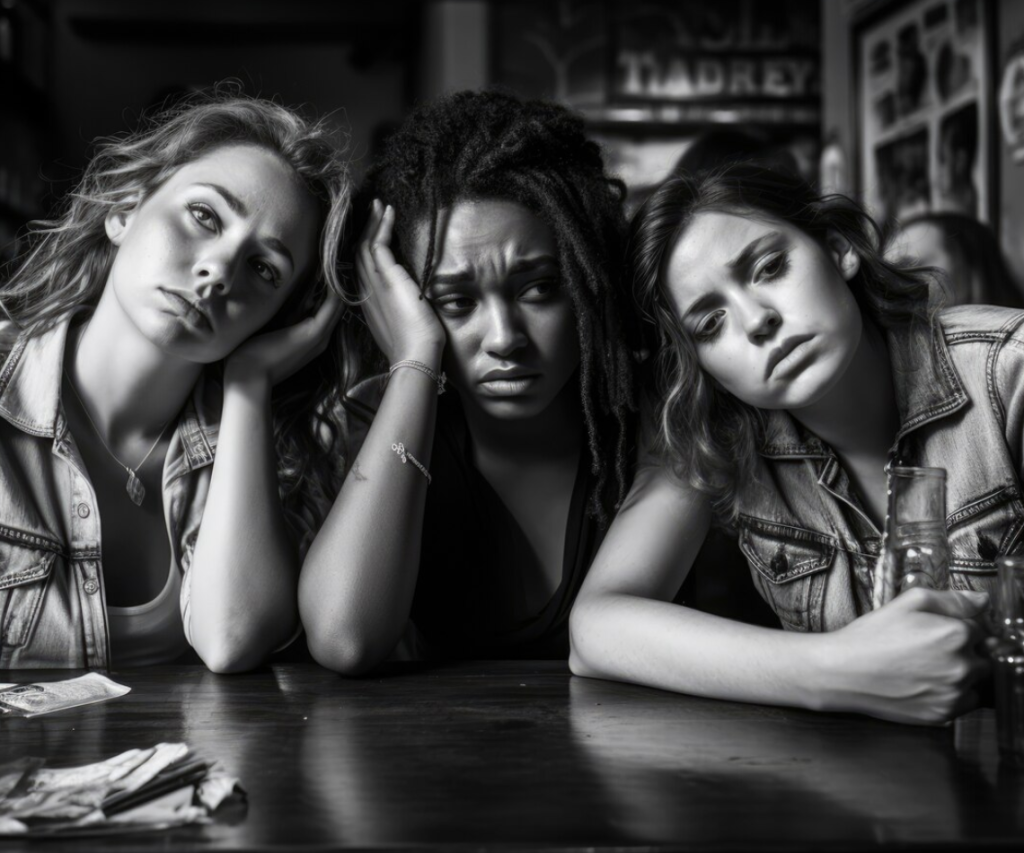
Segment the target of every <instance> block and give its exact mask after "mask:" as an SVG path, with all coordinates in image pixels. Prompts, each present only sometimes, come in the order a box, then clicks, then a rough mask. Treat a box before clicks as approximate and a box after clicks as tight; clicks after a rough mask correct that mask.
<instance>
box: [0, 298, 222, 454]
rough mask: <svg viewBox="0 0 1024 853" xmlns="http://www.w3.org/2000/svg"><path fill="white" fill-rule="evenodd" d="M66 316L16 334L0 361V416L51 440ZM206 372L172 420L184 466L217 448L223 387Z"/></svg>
mask: <svg viewBox="0 0 1024 853" xmlns="http://www.w3.org/2000/svg"><path fill="white" fill-rule="evenodd" d="M72 317H73V315H68V316H67V317H65V318H63V319H62V320H60V321H59V322H58V323H57V324H55V325H54V326H52V327H51V328H49V329H47V330H46V331H45V332H42V333H41V334H38V335H28V334H21V335H19V336H18V338H17V340H16V341H15V342H14V345H13V346H12V347H11V349H10V352H9V353H8V355H7V359H6V360H5V361H4V362H3V363H2V365H0V417H2V418H3V419H4V420H6V421H7V422H8V423H10V424H11V425H12V426H15V427H17V428H18V429H20V430H22V432H26V433H29V434H30V435H36V436H50V437H53V438H54V439H56V438H58V437H59V433H60V432H61V431H62V430H63V429H64V423H65V419H64V414H63V409H62V407H61V400H60V393H61V378H62V376H63V373H64V348H65V345H66V343H67V338H68V329H69V328H70V326H71V321H72ZM210 374H211V371H209V370H207V371H204V373H203V375H202V376H201V377H200V379H199V382H197V383H196V387H195V390H194V391H193V393H192V396H191V397H190V398H189V400H188V401H187V402H186V403H185V406H184V408H183V409H182V411H181V416H180V418H179V419H178V427H177V430H176V432H177V437H178V439H179V440H180V442H181V444H182V447H183V449H184V457H185V458H184V460H183V461H184V465H185V466H186V467H187V468H188V469H189V470H192V469H195V468H199V467H201V466H203V465H208V464H210V463H211V462H212V461H213V455H214V452H215V450H216V447H217V433H218V431H219V426H220V411H221V406H222V404H223V390H222V387H221V384H220V382H218V381H216V380H215V379H214V378H213V376H211V375H210Z"/></svg>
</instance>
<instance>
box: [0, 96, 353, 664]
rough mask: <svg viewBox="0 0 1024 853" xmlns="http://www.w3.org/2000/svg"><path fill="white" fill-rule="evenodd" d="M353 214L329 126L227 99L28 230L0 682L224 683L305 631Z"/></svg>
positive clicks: (2, 361) (0, 460)
mask: <svg viewBox="0 0 1024 853" xmlns="http://www.w3.org/2000/svg"><path fill="white" fill-rule="evenodd" d="M349 193H350V181H349V177H348V173H347V164H346V163H345V162H344V161H343V159H342V158H341V156H340V151H339V149H338V147H337V146H336V145H335V144H334V143H333V141H332V134H331V133H330V132H329V131H328V129H327V128H326V127H325V126H323V125H320V124H313V123H310V122H308V121H306V120H304V119H303V118H301V117H300V116H299V115H297V114H296V113H294V112H292V111H291V110H288V109H286V108H284V107H282V106H279V105H277V104H274V103H271V102H269V101H265V100H258V99H253V98H248V97H244V96H242V95H241V94H239V92H238V91H237V89H236V88H235V87H221V88H219V89H216V90H214V91H212V92H211V93H207V94H204V95H201V96H198V97H196V98H193V99H191V100H189V101H188V102H186V103H184V104H181V105H179V106H178V107H176V108H174V109H172V110H170V111H168V112H166V113H164V114H161V115H158V116H157V117H156V118H154V119H151V120H149V121H147V123H146V124H145V126H144V127H143V128H142V129H140V130H138V131H137V132H135V133H132V134H130V135H127V136H123V137H117V138H109V139H104V140H100V141H99V144H98V148H97V150H96V153H95V155H94V156H93V158H92V160H91V162H90V163H89V165H88V167H87V168H86V170H85V173H84V175H83V177H82V179H81V181H80V183H79V184H78V186H77V188H76V189H75V190H74V191H73V192H72V193H71V194H70V195H69V196H68V198H67V200H66V202H65V204H64V207H63V210H62V211H61V212H60V214H59V216H58V217H57V218H55V219H54V220H53V221H49V222H41V223H36V224H35V226H34V232H33V234H32V241H33V242H32V245H31V248H30V250H29V251H28V253H27V255H26V256H25V257H24V258H23V260H22V262H21V264H20V266H19V268H18V269H17V271H16V273H15V274H14V276H13V278H12V279H11V281H10V282H9V283H8V284H6V285H5V286H4V287H3V288H2V289H0V304H2V306H3V309H4V313H5V314H6V317H7V319H6V320H5V321H3V322H2V323H0V581H2V583H0V615H2V619H3V625H2V633H0V668H5V669H6V668H19V667H22V668H23V667H62V668H63V667H107V666H118V667H119V666H136V665H147V664H156V663H165V662H169V661H172V660H175V659H177V658H179V657H181V656H182V655H183V654H184V653H186V652H187V650H188V648H189V646H190V645H191V646H192V647H193V648H194V650H195V652H197V653H198V655H199V656H200V657H201V658H202V660H203V661H204V662H205V663H206V664H207V666H209V667H210V668H211V669H213V670H215V671H218V672H227V671H234V670H240V669H246V668H249V667H252V666H254V665H256V664H258V663H259V662H261V661H262V660H263V659H264V658H265V657H266V656H267V655H268V654H269V653H270V652H271V651H272V650H274V649H275V648H276V647H278V646H281V645H283V644H284V643H286V642H287V641H288V640H289V639H290V638H291V637H293V636H294V635H295V634H296V632H297V630H298V614H297V607H296V587H297V573H298V567H299V562H300V556H301V551H302V549H303V548H304V547H306V546H308V543H309V541H310V540H311V539H312V536H313V533H314V532H315V530H316V528H317V526H318V524H319V522H320V521H321V520H322V518H323V515H324V513H325V511H326V509H327V507H328V506H329V500H330V497H329V496H333V495H334V494H335V493H336V491H337V488H338V487H339V486H340V479H341V478H340V476H339V475H338V474H337V473H335V469H336V468H337V467H338V465H337V462H336V459H337V451H336V449H335V447H334V443H335V442H334V439H335V438H337V437H338V435H339V429H340V426H341V424H340V423H336V422H335V418H334V417H333V416H332V415H330V413H331V412H332V411H334V410H335V409H336V406H334V405H332V398H334V397H336V396H337V394H336V392H333V391H332V389H333V388H335V387H336V386H337V385H338V383H340V382H341V381H342V377H341V375H340V372H341V371H340V361H339V352H340V349H339V348H338V347H337V346H335V347H331V348H329V349H328V347H327V344H328V341H329V339H330V337H331V333H332V329H333V328H334V326H335V321H336V319H337V317H338V316H339V313H340V308H341V305H342V302H341V298H340V291H341V285H340V282H338V281H337V275H336V272H335V265H334V258H335V255H336V252H337V246H338V244H339V242H340V238H341V229H342V225H343V222H344V219H345V214H346V210H347V204H348V197H349ZM285 379H287V380H288V381H287V383H284V382H282V380H285Z"/></svg>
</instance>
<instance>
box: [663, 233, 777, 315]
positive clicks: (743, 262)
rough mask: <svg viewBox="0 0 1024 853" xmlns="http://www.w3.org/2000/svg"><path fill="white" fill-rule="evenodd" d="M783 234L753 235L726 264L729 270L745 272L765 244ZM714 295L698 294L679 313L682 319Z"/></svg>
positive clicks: (711, 299) (706, 304)
mask: <svg viewBox="0 0 1024 853" xmlns="http://www.w3.org/2000/svg"><path fill="white" fill-rule="evenodd" d="M785 236H786V235H785V234H783V233H782V232H781V231H769V232H768V233H767V234H762V235H761V236H760V237H755V238H754V239H753V240H751V241H750V242H749V243H747V245H746V246H744V247H743V248H742V249H741V250H740V253H739V254H738V255H736V257H735V258H733V259H732V260H731V261H729V262H728V263H727V264H726V267H728V268H729V269H730V270H739V271H740V272H741V273H743V274H746V271H747V270H749V269H750V267H751V265H752V264H753V262H754V259H755V258H756V257H757V256H758V254H760V253H761V252H762V251H764V249H765V246H766V244H767V245H771V244H772V243H777V242H779V241H780V240H783V239H785ZM715 298H716V295H715V294H714V293H703V294H701V295H700V296H698V297H697V298H696V299H695V300H694V301H693V302H691V303H690V304H689V305H688V306H687V307H686V310H685V311H683V312H682V313H681V315H680V316H681V317H682V319H684V320H685V319H686V318H687V317H689V316H690V315H691V314H693V313H694V312H695V311H699V310H701V309H702V308H705V307H707V306H708V305H709V304H710V303H711V302H714V301H715Z"/></svg>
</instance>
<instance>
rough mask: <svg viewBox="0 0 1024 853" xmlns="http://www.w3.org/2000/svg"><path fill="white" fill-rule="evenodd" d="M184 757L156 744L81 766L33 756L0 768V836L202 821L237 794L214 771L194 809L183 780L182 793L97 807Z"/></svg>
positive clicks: (181, 747) (181, 749) (180, 750)
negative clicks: (118, 808)
mask: <svg viewBox="0 0 1024 853" xmlns="http://www.w3.org/2000/svg"><path fill="white" fill-rule="evenodd" d="M188 753H189V749H188V746H187V745H186V744H183V743H161V744H157V745H156V746H154V747H151V748H149V749H130V750H128V751H127V752H123V753H121V754H120V755H116V756H114V757H113V758H109V759H107V760H106V761H100V762H97V763H95V764H88V765H85V766H83V767H68V768H48V767H45V766H43V764H44V762H43V760H42V759H39V758H22V759H19V760H18V761H14V762H11V763H9V764H5V765H0V836H2V835H20V834H25V833H32V832H38V831H45V832H47V833H49V832H58V831H66V830H68V829H80V828H82V827H91V826H97V825H100V824H107V823H109V824H126V823H129V824H139V825H161V826H166V825H180V824H185V823H197V822H203V821H206V820H208V814H209V812H211V811H213V810H214V809H216V808H217V806H219V805H220V804H221V803H222V802H223V801H224V800H225V799H226V798H227V797H228V796H229V795H230V794H231V793H233V792H234V791H241V785H240V784H239V781H238V780H237V779H236V778H234V777H232V776H229V775H228V774H227V773H225V772H224V771H223V770H221V769H219V768H217V767H213V768H211V769H210V771H209V772H208V773H207V775H206V777H205V778H204V779H203V781H202V782H201V783H199V785H198V790H197V791H196V793H198V802H199V804H198V805H195V804H193V786H187V787H186V785H187V783H184V782H183V783H182V786H183V788H184V790H183V791H182V790H181V789H179V790H175V791H171V792H170V793H168V794H165V795H163V796H160V797H158V798H156V799H154V800H151V801H149V802H146V803H143V804H140V805H139V806H136V807H134V808H131V809H128V810H126V811H123V812H120V813H118V814H115V815H113V816H110V817H108V816H107V815H105V814H104V812H103V809H102V805H103V802H104V800H106V798H107V797H109V796H111V795H112V794H118V793H124V792H131V791H137V790H138V789H139V788H141V787H142V786H143V785H145V784H146V783H148V782H150V781H151V780H152V779H153V778H154V777H156V776H157V774H159V773H160V772H161V771H162V770H164V769H165V768H167V767H170V766H171V765H173V764H176V763H178V762H180V761H183V760H184V759H185V758H186V756H188Z"/></svg>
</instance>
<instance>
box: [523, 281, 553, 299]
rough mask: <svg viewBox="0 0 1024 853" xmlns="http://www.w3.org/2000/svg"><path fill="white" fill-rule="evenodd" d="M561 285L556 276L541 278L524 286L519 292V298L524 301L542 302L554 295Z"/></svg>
mask: <svg viewBox="0 0 1024 853" xmlns="http://www.w3.org/2000/svg"><path fill="white" fill-rule="evenodd" d="M561 285H562V283H561V282H560V281H559V280H558V279H557V278H542V279H539V280H537V281H533V282H530V284H528V285H527V286H526V287H524V288H523V289H522V290H521V291H520V292H519V298H520V299H521V300H523V301H525V302H543V301H544V300H546V299H549V298H550V297H552V296H554V295H555V294H556V293H557V292H558V291H559V289H560V288H561Z"/></svg>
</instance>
